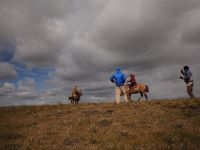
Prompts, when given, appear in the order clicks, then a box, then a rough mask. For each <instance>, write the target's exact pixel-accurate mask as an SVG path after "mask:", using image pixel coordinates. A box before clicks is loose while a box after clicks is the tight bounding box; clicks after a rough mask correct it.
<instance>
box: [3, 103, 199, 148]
mask: <svg viewBox="0 0 200 150" xmlns="http://www.w3.org/2000/svg"><path fill="white" fill-rule="evenodd" d="M199 148H200V100H199V99H198V100H187V99H185V100H181V99H180V100H162V101H161V100H160V101H156V100H154V101H149V102H145V101H143V102H131V103H129V104H125V103H120V105H118V106H116V105H115V104H112V103H104V104H78V105H45V106H21V107H7V108H0V149H5V150H6V149H12V150H15V149H26V150H29V149H47V150H50V149H59V150H61V149H74V150H77V149H87V150H88V149H91V150H92V149H94V150H95V149H102V150H107V149H113V150H115V149H120V150H122V149H133V150H134V149H135V150H140V149H145V150H146V149H152V150H155V149H181V150H182V149H183V150H186V149H191V150H195V149H199Z"/></svg>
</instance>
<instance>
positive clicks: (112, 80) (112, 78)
mask: <svg viewBox="0 0 200 150" xmlns="http://www.w3.org/2000/svg"><path fill="white" fill-rule="evenodd" d="M110 81H111V82H113V83H114V82H115V80H114V75H112V76H111V77H110Z"/></svg>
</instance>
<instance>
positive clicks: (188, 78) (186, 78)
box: [180, 66, 194, 98]
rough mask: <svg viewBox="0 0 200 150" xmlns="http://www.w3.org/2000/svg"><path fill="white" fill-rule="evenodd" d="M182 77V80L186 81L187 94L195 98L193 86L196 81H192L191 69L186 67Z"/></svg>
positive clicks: (182, 71)
mask: <svg viewBox="0 0 200 150" xmlns="http://www.w3.org/2000/svg"><path fill="white" fill-rule="evenodd" d="M181 74H182V75H181V76H180V79H182V80H184V81H185V83H186V86H187V93H188V95H189V96H190V98H194V94H193V86H194V81H193V80H192V73H191V71H190V68H189V67H188V66H184V67H183V69H182V70H181Z"/></svg>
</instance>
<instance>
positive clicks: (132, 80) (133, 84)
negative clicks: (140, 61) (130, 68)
mask: <svg viewBox="0 0 200 150" xmlns="http://www.w3.org/2000/svg"><path fill="white" fill-rule="evenodd" d="M129 77H130V79H129V80H128V81H127V83H129V87H130V88H132V87H134V86H135V85H136V84H137V82H136V79H135V75H134V74H133V73H131V74H130V75H129Z"/></svg>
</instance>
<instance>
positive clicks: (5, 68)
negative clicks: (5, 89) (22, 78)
mask: <svg viewBox="0 0 200 150" xmlns="http://www.w3.org/2000/svg"><path fill="white" fill-rule="evenodd" d="M16 77H17V72H16V71H15V70H14V68H13V67H12V66H11V65H10V64H8V63H3V62H0V80H8V79H15V78H16Z"/></svg>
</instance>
